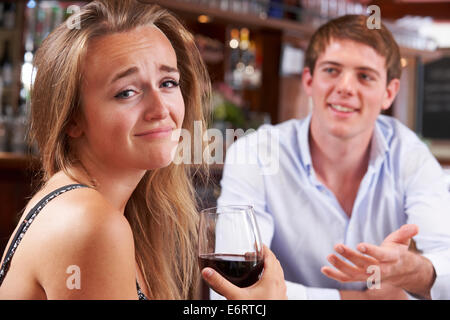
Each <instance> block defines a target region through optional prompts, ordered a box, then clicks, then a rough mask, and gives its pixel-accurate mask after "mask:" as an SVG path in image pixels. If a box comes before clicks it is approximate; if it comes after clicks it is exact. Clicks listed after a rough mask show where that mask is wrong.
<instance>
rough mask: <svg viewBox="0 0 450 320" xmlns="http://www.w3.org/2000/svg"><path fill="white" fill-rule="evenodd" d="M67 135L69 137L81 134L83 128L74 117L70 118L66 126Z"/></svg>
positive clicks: (77, 136) (76, 136)
mask: <svg viewBox="0 0 450 320" xmlns="http://www.w3.org/2000/svg"><path fill="white" fill-rule="evenodd" d="M66 133H67V135H68V136H69V137H71V138H79V137H81V136H82V135H83V128H82V127H81V122H80V121H79V120H78V119H76V118H75V117H74V118H72V120H70V122H69V125H68V126H67V131H66Z"/></svg>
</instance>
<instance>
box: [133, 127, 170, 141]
mask: <svg viewBox="0 0 450 320" xmlns="http://www.w3.org/2000/svg"><path fill="white" fill-rule="evenodd" d="M172 130H173V128H172V127H160V128H156V129H152V130H147V131H143V132H140V133H137V134H135V136H136V137H141V138H146V139H153V138H165V137H168V136H171V135H172Z"/></svg>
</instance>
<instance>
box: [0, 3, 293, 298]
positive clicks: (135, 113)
mask: <svg viewBox="0 0 450 320" xmlns="http://www.w3.org/2000/svg"><path fill="white" fill-rule="evenodd" d="M74 21H79V26H76V27H68V26H67V25H66V24H62V25H61V26H59V27H58V28H57V29H56V30H55V31H54V32H52V33H51V34H50V35H49V36H48V37H47V38H46V40H45V41H44V42H43V43H42V46H41V47H40V48H39V50H38V52H37V53H36V57H35V66H36V70H37V72H36V79H35V82H34V86H33V90H32V97H31V127H30V137H31V140H32V141H33V142H36V143H37V145H38V147H39V150H40V155H41V161H42V170H43V185H42V188H41V189H40V190H39V191H38V192H37V193H36V194H35V195H34V196H33V197H32V199H31V200H30V202H29V203H28V205H27V206H26V208H25V210H24V214H23V216H22V218H21V220H20V222H19V224H18V226H17V228H16V230H15V231H14V233H13V236H12V237H11V239H10V240H9V243H8V245H7V247H6V248H7V249H6V250H5V253H4V254H3V257H2V265H1V270H0V299H137V298H140V299H146V298H151V299H186V298H193V297H194V291H195V288H196V287H197V278H198V274H199V270H198V266H197V263H196V241H197V233H196V228H197V217H198V212H197V209H196V203H195V198H194V190H193V187H192V184H191V180H190V177H189V171H188V168H187V167H186V166H185V165H183V164H179V165H175V164H174V163H172V159H173V155H174V151H175V150H176V148H177V145H178V138H179V136H177V135H176V132H179V130H178V131H177V130H176V129H181V128H184V129H186V130H189V131H190V132H193V125H194V120H197V121H202V122H203V123H204V122H205V116H204V109H205V107H206V106H207V105H208V101H209V92H210V83H209V78H208V75H207V71H206V69H205V67H204V64H203V63H202V60H201V57H200V55H199V53H198V51H197V49H196V46H195V43H194V41H193V37H192V35H191V34H190V33H189V32H187V31H186V30H185V28H184V27H183V26H182V25H181V24H180V23H179V22H178V21H177V20H176V19H175V18H174V17H173V16H172V15H171V14H169V13H168V12H167V11H165V10H163V9H161V8H159V7H157V6H151V5H147V4H143V3H140V2H138V1H134V0H126V1H107V0H104V1H93V2H90V3H89V4H87V5H85V6H84V7H83V8H82V9H81V11H80V12H79V13H77V16H76V17H74ZM205 127H206V126H205V125H203V128H205ZM204 274H205V276H206V275H207V274H208V272H206V271H205V272H204ZM206 280H207V281H208V282H209V283H210V284H211V286H213V287H214V288H215V289H216V290H217V291H219V292H220V293H221V294H222V295H224V296H226V297H228V298H245V299H252V298H262V297H269V298H284V297H285V287H284V278H283V272H282V270H281V267H280V266H279V263H278V261H277V260H276V258H275V257H274V256H273V254H272V253H271V252H270V250H268V249H267V248H266V249H265V272H264V276H263V277H262V278H261V279H260V281H258V282H257V283H256V284H255V285H254V286H252V287H250V288H244V289H240V288H237V287H234V286H232V285H231V284H229V283H227V282H226V281H225V280H224V279H223V278H221V277H220V276H218V275H217V274H214V273H213V274H212V275H210V276H209V277H206ZM267 292H269V293H267Z"/></svg>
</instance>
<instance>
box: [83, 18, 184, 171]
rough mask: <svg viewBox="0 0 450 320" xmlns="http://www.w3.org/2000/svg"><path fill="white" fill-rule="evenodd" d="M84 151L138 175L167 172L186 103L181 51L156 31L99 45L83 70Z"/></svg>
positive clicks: (147, 30) (97, 40)
mask: <svg viewBox="0 0 450 320" xmlns="http://www.w3.org/2000/svg"><path fill="white" fill-rule="evenodd" d="M83 76H84V79H83V84H82V89H81V95H82V111H83V112H82V117H81V119H80V120H79V121H78V122H77V127H79V129H81V130H80V132H82V134H80V138H81V139H80V143H79V145H80V144H81V146H80V147H81V150H80V148H78V151H79V152H83V153H84V154H86V153H87V155H88V156H89V157H90V158H91V159H92V160H94V161H98V162H99V163H103V164H107V165H109V166H115V167H117V168H122V169H123V168H125V167H131V168H136V169H145V170H148V169H155V168H160V167H164V166H167V165H168V164H169V163H170V162H171V160H172V154H173V152H172V150H173V149H174V148H175V147H176V146H177V144H178V137H174V136H172V131H173V130H175V129H179V128H181V126H182V123H183V118H184V101H183V97H182V95H181V90H180V87H179V80H180V74H179V71H178V70H177V58H176V55H175V51H174V49H173V47H172V45H171V44H170V42H169V40H168V39H167V38H166V36H165V35H164V34H163V33H162V32H161V31H160V30H159V29H158V28H157V27H154V26H146V27H140V28H137V29H134V30H132V31H128V32H123V33H115V34H111V35H105V36H101V37H98V38H95V39H93V40H92V41H91V42H90V43H89V45H88V50H87V56H86V59H85V61H84V65H83Z"/></svg>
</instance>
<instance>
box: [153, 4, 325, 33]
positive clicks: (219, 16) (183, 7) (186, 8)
mask: <svg viewBox="0 0 450 320" xmlns="http://www.w3.org/2000/svg"><path fill="white" fill-rule="evenodd" d="M152 3H157V4H159V5H160V6H162V7H165V8H167V9H169V10H173V11H178V12H184V13H189V14H191V15H200V14H205V15H208V16H210V17H212V18H213V19H214V22H217V21H222V22H225V23H236V24H238V25H245V26H248V27H253V28H257V29H274V30H280V31H286V32H289V33H295V34H296V35H297V36H299V37H308V38H309V37H310V36H311V35H312V34H313V33H314V31H315V30H316V28H314V27H313V26H310V25H304V24H301V23H300V22H295V21H291V20H287V19H275V18H270V17H267V18H263V17H260V16H258V15H256V14H250V13H239V12H234V11H228V10H227V11H225V10H221V9H219V8H212V7H208V6H205V5H202V4H197V3H196V4H195V5H193V4H192V3H189V2H184V1H176V0H170V1H167V0H154V1H152Z"/></svg>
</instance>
